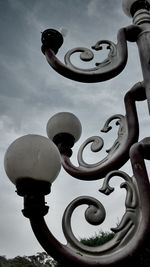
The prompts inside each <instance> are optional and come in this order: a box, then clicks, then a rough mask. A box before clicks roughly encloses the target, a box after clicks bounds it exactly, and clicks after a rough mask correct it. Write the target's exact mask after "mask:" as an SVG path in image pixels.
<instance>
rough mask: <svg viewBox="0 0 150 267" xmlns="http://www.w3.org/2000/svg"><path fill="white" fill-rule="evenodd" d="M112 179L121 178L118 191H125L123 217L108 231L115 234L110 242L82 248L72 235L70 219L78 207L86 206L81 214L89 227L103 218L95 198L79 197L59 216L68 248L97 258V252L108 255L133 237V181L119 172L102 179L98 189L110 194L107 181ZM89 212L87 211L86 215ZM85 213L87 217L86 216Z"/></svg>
mask: <svg viewBox="0 0 150 267" xmlns="http://www.w3.org/2000/svg"><path fill="white" fill-rule="evenodd" d="M112 177H121V178H123V179H124V180H125V182H123V183H121V185H120V188H125V189H126V191H127V194H126V199H125V207H126V210H125V214H124V215H123V217H122V219H121V221H120V223H119V225H118V226H117V227H116V228H111V230H112V231H113V232H114V233H115V235H114V237H113V239H112V240H111V241H109V242H107V244H104V245H100V246H96V247H94V248H91V247H89V246H86V245H83V244H82V243H81V242H80V241H79V240H78V239H77V238H76V237H75V235H74V234H73V231H72V227H71V218H72V214H73V212H74V210H75V209H76V208H77V207H79V206H80V205H83V204H87V205H88V208H87V210H86V211H85V218H86V220H87V221H88V222H89V223H90V224H92V225H100V224H101V223H102V222H103V221H104V219H105V216H106V213H105V209H104V207H103V205H102V204H101V203H100V202H98V201H97V200H96V199H93V198H91V197H79V198H76V199H75V200H73V201H72V202H71V203H70V204H69V205H68V207H67V208H66V210H65V212H64V216H63V223H62V226H63V232H64V235H65V237H66V240H67V242H68V246H71V247H73V248H76V249H78V250H79V251H80V252H84V253H90V254H92V255H100V254H101V253H106V252H107V253H108V252H110V251H111V252H112V251H113V250H116V249H119V247H120V246H122V243H127V241H128V239H129V236H130V238H131V236H133V235H134V233H135V230H136V228H137V225H138V221H139V218H138V217H139V209H140V207H139V202H140V200H139V195H138V191H137V186H136V182H135V179H134V178H132V177H130V176H129V175H127V174H126V173H125V172H122V171H112V172H110V173H109V174H108V175H107V176H106V177H105V179H104V182H103V186H102V188H101V189H100V190H99V191H100V192H101V193H103V194H106V195H110V194H111V193H112V192H113V191H114V188H112V187H110V185H109V181H110V179H111V178H112ZM89 211H90V212H89ZM87 212H88V217H87Z"/></svg>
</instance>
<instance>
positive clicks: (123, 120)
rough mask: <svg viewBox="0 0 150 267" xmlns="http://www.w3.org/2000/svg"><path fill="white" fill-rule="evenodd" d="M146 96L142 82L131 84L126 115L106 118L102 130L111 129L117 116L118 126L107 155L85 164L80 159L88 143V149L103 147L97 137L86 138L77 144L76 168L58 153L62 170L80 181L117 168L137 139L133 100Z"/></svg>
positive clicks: (126, 157)
mask: <svg viewBox="0 0 150 267" xmlns="http://www.w3.org/2000/svg"><path fill="white" fill-rule="evenodd" d="M145 99H146V95H145V87H144V84H143V83H141V82H139V83H137V84H135V85H134V86H133V87H132V88H131V90H130V91H128V92H127V94H126V96H125V99H124V101H125V108H126V115H125V116H122V115H115V116H112V117H110V118H109V119H108V120H107V122H106V123H105V125H104V127H103V129H102V131H103V132H106V133H107V132H108V131H109V130H111V126H110V122H111V121H112V120H114V119H117V124H118V125H119V130H118V137H117V139H116V140H115V142H114V144H113V145H112V147H111V148H110V149H109V150H107V153H108V154H107V156H106V157H105V158H104V159H103V160H101V161H100V162H98V163H95V164H88V163H86V162H85V161H84V159H83V151H84V149H85V147H86V146H87V145H88V144H89V143H92V146H91V149H92V151H94V152H97V151H99V150H101V149H102V147H103V140H102V138H101V137H98V136H96V137H90V138H88V139H87V140H86V141H85V142H84V143H83V144H82V145H81V147H80V149H79V152H78V162H79V166H78V167H76V166H74V165H73V164H72V163H71V160H70V158H69V157H67V156H66V155H65V154H62V164H63V167H64V169H65V170H66V171H67V172H68V173H69V174H71V175H72V176H73V177H75V178H78V179H81V180H95V179H100V178H103V177H104V176H106V175H107V173H109V172H110V171H113V170H116V169H119V168H120V167H122V166H123V165H124V164H125V162H126V161H127V160H128V159H129V150H130V148H131V146H132V145H133V144H134V143H135V142H137V141H138V135H139V124H138V117H137V111H136V105H135V102H136V101H142V100H145Z"/></svg>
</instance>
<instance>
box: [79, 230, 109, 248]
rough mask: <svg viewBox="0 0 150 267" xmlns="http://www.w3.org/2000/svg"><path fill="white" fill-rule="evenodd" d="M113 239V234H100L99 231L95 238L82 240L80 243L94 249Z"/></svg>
mask: <svg viewBox="0 0 150 267" xmlns="http://www.w3.org/2000/svg"><path fill="white" fill-rule="evenodd" d="M113 237H114V233H112V232H102V231H100V232H99V233H98V234H95V236H92V237H89V238H82V239H81V240H80V241H81V243H82V244H84V245H86V246H89V247H96V246H100V245H103V244H105V243H107V242H108V241H109V240H111V239H112V238H113Z"/></svg>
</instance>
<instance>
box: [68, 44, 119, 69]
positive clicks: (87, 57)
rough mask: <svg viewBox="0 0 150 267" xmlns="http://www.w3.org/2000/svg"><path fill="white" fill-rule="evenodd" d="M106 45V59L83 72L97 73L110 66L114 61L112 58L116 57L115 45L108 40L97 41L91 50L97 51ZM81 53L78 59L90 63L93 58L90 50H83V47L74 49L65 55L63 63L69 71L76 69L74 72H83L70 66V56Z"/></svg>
mask: <svg viewBox="0 0 150 267" xmlns="http://www.w3.org/2000/svg"><path fill="white" fill-rule="evenodd" d="M104 44H106V45H107V49H108V50H109V53H108V57H107V58H106V59H105V60H104V61H102V62H96V63H95V66H96V67H95V68H91V69H84V71H85V72H89V71H92V72H94V71H97V70H98V69H100V68H102V67H104V66H106V65H108V64H111V63H112V61H113V60H115V59H114V57H117V45H115V44H114V43H113V42H111V41H108V40H101V41H98V42H97V43H96V44H95V45H93V46H92V47H91V48H92V49H93V50H95V51H99V50H102V49H103V45H104ZM78 52H81V54H80V59H81V60H82V61H86V62H88V61H91V60H92V59H93V58H94V54H93V52H92V51H91V50H90V49H87V48H84V47H78V48H74V49H71V50H69V51H68V52H67V54H66V55H65V58H64V60H65V63H66V65H67V66H68V67H69V68H71V69H76V70H81V71H83V69H81V68H79V67H76V66H75V65H73V64H72V62H71V56H72V55H73V54H75V53H78Z"/></svg>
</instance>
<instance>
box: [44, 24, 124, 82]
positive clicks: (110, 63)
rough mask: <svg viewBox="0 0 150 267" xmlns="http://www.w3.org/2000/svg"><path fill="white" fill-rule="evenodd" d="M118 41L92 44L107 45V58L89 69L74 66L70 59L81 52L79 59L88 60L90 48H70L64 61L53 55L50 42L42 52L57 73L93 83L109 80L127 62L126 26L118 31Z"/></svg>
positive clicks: (98, 48)
mask: <svg viewBox="0 0 150 267" xmlns="http://www.w3.org/2000/svg"><path fill="white" fill-rule="evenodd" d="M117 39H118V42H117V45H115V44H114V43H113V42H111V41H107V40H102V41H99V42H97V43H96V45H95V46H92V49H94V50H97V51H98V50H101V49H102V48H103V44H106V45H107V49H109V50H110V52H109V54H108V58H107V59H106V60H104V61H103V62H101V63H96V66H95V67H94V68H91V69H81V68H77V67H75V66H74V65H73V64H72V63H71V60H70V57H71V55H72V54H74V53H76V52H81V55H80V59H81V60H83V61H90V60H92V59H93V58H94V54H93V52H92V51H91V50H89V49H87V48H83V47H79V48H75V49H72V50H70V51H69V52H68V53H67V54H66V56H65V63H66V64H64V63H62V62H61V61H60V60H59V59H58V58H57V57H56V55H55V52H54V51H53V49H51V44H50V43H49V47H48V45H47V46H46V48H45V50H44V53H45V56H46V59H47V61H48V63H49V64H50V66H51V67H52V68H53V69H54V70H55V71H57V72H58V73H59V74H61V75H63V76H65V77H67V78H69V79H72V80H75V81H79V82H85V83H94V82H101V81H105V80H109V79H111V78H113V77H115V76H117V75H118V74H119V73H120V72H121V71H122V70H123V69H124V67H125V66H126V62H127V56H128V52H127V40H126V28H122V29H120V30H119V32H118V37H117Z"/></svg>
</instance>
